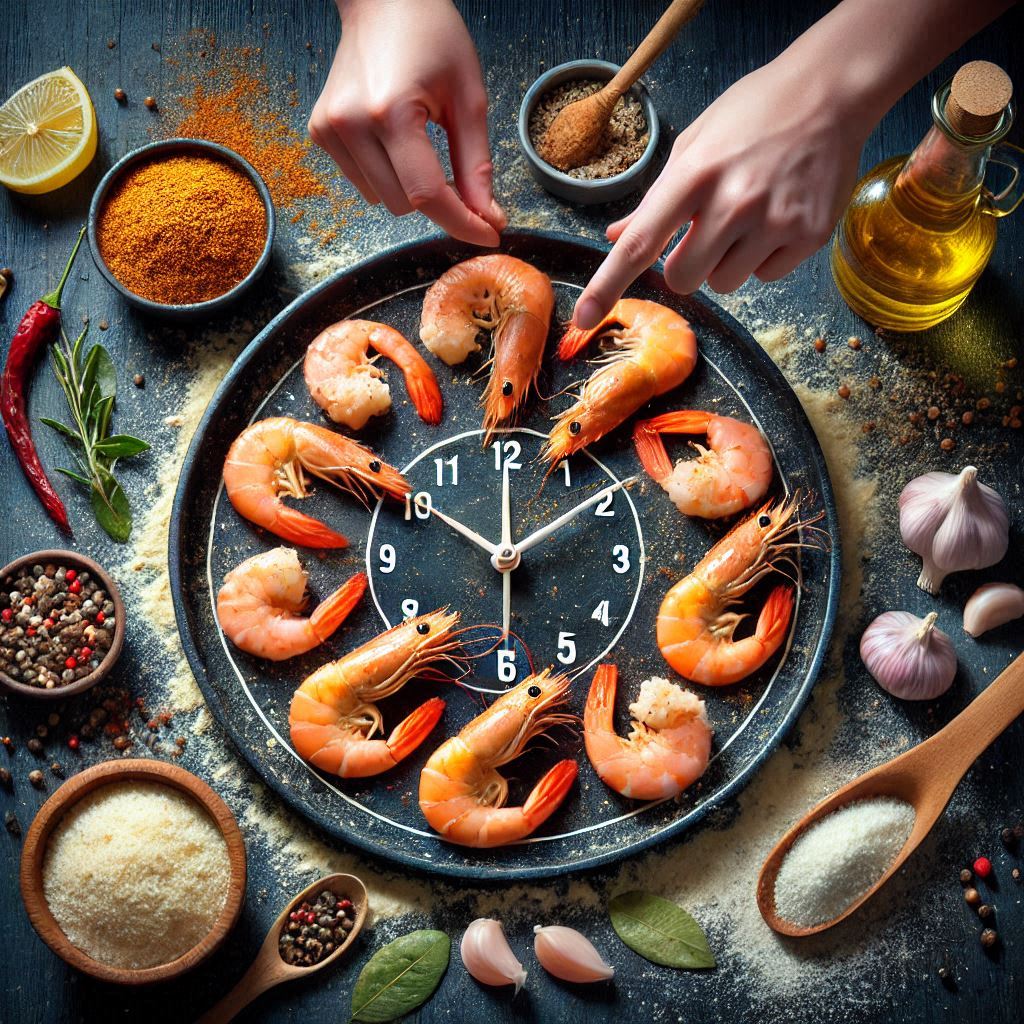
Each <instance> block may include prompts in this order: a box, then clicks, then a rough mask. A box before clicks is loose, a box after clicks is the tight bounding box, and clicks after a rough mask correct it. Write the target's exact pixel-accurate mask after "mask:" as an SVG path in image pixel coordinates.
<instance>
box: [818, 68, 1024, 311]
mask: <svg viewBox="0 0 1024 1024" xmlns="http://www.w3.org/2000/svg"><path fill="white" fill-rule="evenodd" d="M1011 89H1012V87H1011V84H1010V80H1009V78H1008V77H1007V75H1006V74H1005V72H1003V71H1002V69H1001V68H999V67H997V66H996V65H994V64H989V63H987V62H985V61H974V62H972V63H971V64H966V65H964V67H962V68H961V69H960V70H959V71H958V72H957V74H956V76H955V77H954V78H953V79H952V81H950V82H947V83H946V84H945V85H943V86H941V87H940V88H939V89H938V90H937V91H936V93H935V95H934V97H933V99H932V117H933V119H934V122H935V124H934V126H933V127H932V128H931V129H930V130H929V131H928V133H927V135H925V137H924V139H922V140H921V143H920V144H919V145H918V147H917V148H916V149H915V150H914V152H913V153H911V154H910V156H909V157H907V156H898V157H893V158H892V159H889V160H886V161H883V162H882V163H880V164H878V166H877V167H875V168H873V169H872V170H870V171H869V172H868V173H867V174H866V175H865V176H864V177H863V178H862V179H861V181H860V182H858V184H857V186H856V188H855V189H854V193H853V197H852V199H851V200H850V205H849V206H848V207H847V210H846V213H845V214H844V215H843V218H842V221H841V222H840V224H839V228H838V230H837V232H836V236H835V240H834V242H833V246H832V275H833V277H834V278H835V282H836V285H837V287H838V288H839V291H840V293H841V294H842V296H843V298H844V299H845V300H846V302H847V304H848V305H849V306H850V308H851V309H852V310H853V311H854V312H855V313H857V314H858V315H860V316H862V317H863V318H864V319H865V320H867V321H868V322H869V323H870V324H872V325H874V326H878V327H883V328H885V329H887V330H891V331H920V330H925V329H926V328H928V327H932V326H934V325H935V324H937V323H939V322H940V321H942V320H945V319H946V317H948V316H950V315H952V314H953V313H954V312H955V311H956V310H957V309H958V308H959V307H960V305H961V304H962V303H963V302H964V300H965V299H966V298H967V296H968V294H969V292H970V290H971V288H972V287H973V286H974V283H975V282H976V281H977V279H978V277H979V276H980V274H981V272H982V271H983V270H984V269H985V266H986V265H987V263H988V261H989V258H990V257H991V255H992V250H993V248H994V246H995V242H996V220H997V218H999V217H1003V216H1005V215H1006V214H1008V213H1012V212H1013V210H1014V209H1016V207H1017V205H1018V204H1019V203H1020V202H1021V200H1022V199H1024V194H1022V193H1021V191H1020V188H1019V183H1020V178H1021V168H1020V164H1019V163H1018V161H1017V159H1015V157H1014V155H1013V153H1012V152H1010V151H1011V150H1014V149H1016V147H1011V146H1009V145H1008V144H1007V143H1002V145H999V144H1000V143H1001V140H1002V139H1003V138H1004V136H1005V135H1006V133H1007V132H1008V131H1009V130H1010V126H1011V125H1012V124H1013V104H1012V103H1011ZM994 149H996V152H997V153H998V156H996V155H994V154H993V150H994ZM1017 152H1022V151H1020V150H1017ZM989 163H995V164H1003V165H1005V166H1008V167H1009V168H1010V169H1011V170H1012V171H1013V177H1012V180H1011V181H1010V183H1009V184H1008V185H1007V186H1006V188H1004V189H1003V190H1002V191H1001V192H999V193H998V194H997V195H993V194H992V193H991V192H990V191H989V190H988V189H986V188H985V184H984V179H985V169H986V166H987V165H988V164H989ZM1015 193H1016V194H1015Z"/></svg>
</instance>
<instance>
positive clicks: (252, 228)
mask: <svg viewBox="0 0 1024 1024" xmlns="http://www.w3.org/2000/svg"><path fill="white" fill-rule="evenodd" d="M273 240H274V206H273V203H272V201H271V198H270V192H269V190H268V189H267V186H266V184H265V183H264V181H263V179H262V178H261V177H260V176H259V174H258V173H257V172H256V170H255V168H253V166H252V165H251V164H250V163H248V161H246V160H244V159H243V158H242V157H241V156H239V155H238V154H237V153H235V152H233V151H232V150H230V149H227V148H226V147H225V146H220V145H218V144H217V143H215V142H206V141H204V140H201V139H167V140H165V141H163V142H154V143H151V144H150V145H148V146H143V147H142V148H141V149H137V150H135V151H134V152H132V153H129V154H128V155H127V156H125V157H123V158H122V159H121V160H119V161H118V162H117V163H116V164H114V166H113V167H111V169H110V170H109V171H108V172H107V173H106V174H105V175H104V177H103V180H102V181H101V182H100V184H99V187H98V188H97V189H96V193H95V195H94V196H93V199H92V205H91V206H90V208H89V244H90V246H91V248H92V254H93V259H94V260H95V261H96V266H97V267H98V268H99V270H100V273H102V274H103V276H104V277H105V278H106V279H107V281H108V282H109V283H110V284H111V285H112V286H113V287H114V288H115V289H116V290H117V291H118V292H120V293H121V295H122V296H123V297H124V299H125V300H126V301H127V302H129V303H131V305H133V306H135V307H137V308H139V309H142V310H145V311H146V312H149V313H155V314H160V315H163V316H171V317H176V318H178V319H192V318H197V317H200V316H202V315H207V314H211V313H218V312H220V311H221V310H222V309H224V308H225V307H227V306H229V305H230V304H231V303H233V302H234V301H235V300H236V299H238V298H239V297H240V296H241V295H242V294H243V292H245V291H246V289H248V288H249V286H250V285H252V284H253V282H254V281H255V280H256V279H257V278H258V277H259V276H260V274H262V273H263V271H264V270H265V269H266V266H267V264H268V263H269V262H270V251H271V247H272V245H273Z"/></svg>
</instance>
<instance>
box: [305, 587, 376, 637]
mask: <svg viewBox="0 0 1024 1024" xmlns="http://www.w3.org/2000/svg"><path fill="white" fill-rule="evenodd" d="M368 582H369V581H368V579H367V576H366V573H365V572H357V573H356V574H355V575H354V576H351V577H350V578H349V579H347V580H346V581H345V582H344V583H343V584H342V585H341V586H340V587H338V589H337V590H336V591H334V593H333V594H331V595H330V596H329V597H327V598H325V599H324V600H323V601H321V602H320V604H318V605H317V606H316V608H315V609H314V611H313V614H312V615H310V617H309V626H310V629H311V630H312V631H313V634H314V635H315V636H316V639H317V642H318V643H323V642H324V641H325V640H326V639H328V637H330V636H331V634H332V633H334V631H335V630H336V629H337V628H338V627H339V626H340V625H341V624H342V623H343V622H344V621H345V620H346V619H347V618H348V617H349V615H351V614H352V610H353V609H354V608H355V606H356V605H357V604H359V602H360V601H361V600H362V599H363V594H365V593H366V587H367V583H368Z"/></svg>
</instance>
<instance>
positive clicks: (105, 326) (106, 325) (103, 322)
mask: <svg viewBox="0 0 1024 1024" xmlns="http://www.w3.org/2000/svg"><path fill="white" fill-rule="evenodd" d="M97 326H98V327H99V329H100V330H101V331H105V330H107V329H108V328H109V327H110V324H109V323H108V322H107V321H106V320H101V321H100V322H99V324H98V325H97Z"/></svg>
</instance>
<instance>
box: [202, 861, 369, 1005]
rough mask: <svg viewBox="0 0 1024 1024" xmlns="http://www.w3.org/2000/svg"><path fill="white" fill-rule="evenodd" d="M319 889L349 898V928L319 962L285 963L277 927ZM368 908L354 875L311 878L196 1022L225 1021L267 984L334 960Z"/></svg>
mask: <svg viewBox="0 0 1024 1024" xmlns="http://www.w3.org/2000/svg"><path fill="white" fill-rule="evenodd" d="M323 889H330V890H331V892H333V893H334V894H335V895H336V896H337V897H338V898H339V899H349V900H351V901H352V905H353V908H354V910H355V915H356V917H355V922H354V924H353V926H352V931H350V932H349V933H348V935H347V936H346V937H345V941H344V942H343V943H342V944H341V945H340V946H339V947H338V948H337V949H336V950H334V951H333V952H332V953H329V954H328V955H327V956H325V957H324V958H323V960H321V961H320V962H319V963H316V964H313V965H312V966H311V967H299V966H298V965H296V964H287V963H285V962H284V960H283V959H282V957H281V952H280V949H279V948H278V942H279V940H280V937H281V930H282V929H283V928H284V926H285V925H286V924H287V923H288V914H289V913H290V912H291V911H292V910H294V909H295V907H297V906H298V905H299V904H300V903H301V902H302V901H303V900H304V899H307V898H315V897H316V896H317V894H318V893H320V892H321V891H322V890H323ZM368 909H369V901H368V899H367V896H366V886H364V885H363V883H362V882H360V881H359V879H358V878H356V877H355V875H327V876H326V877H324V878H320V879H318V880H317V881H315V882H313V884H312V885H307V886H306V888H305V889H303V890H302V892H300V893H299V894H298V896H296V897H295V898H294V899H293V900H292V901H291V902H290V903H289V904H288V906H286V907H285V908H284V910H282V911H281V913H280V914H279V915H278V917H277V920H276V921H275V922H274V923H273V924H272V925H271V926H270V931H268V932H267V937H266V938H265V939H264V940H263V945H262V946H260V951H259V953H257V954H256V959H255V960H254V961H253V962H252V965H251V966H250V967H249V970H247V971H246V972H245V974H243V975H242V978H241V980H240V981H239V982H238V984H237V985H235V987H234V988H233V989H232V990H231V991H230V992H229V993H228V994H227V995H226V996H225V997H224V998H223V999H221V1001H220V1002H219V1003H217V1005H216V1006H214V1007H213V1008H212V1009H210V1010H208V1011H207V1012H206V1013H204V1014H203V1016H202V1017H200V1018H199V1020H198V1021H197V1022H196V1024H227V1022H228V1021H230V1020H233V1019H234V1017H235V1015H236V1014H238V1013H240V1012H241V1011H242V1010H243V1009H244V1008H245V1007H246V1006H248V1005H249V1004H250V1003H251V1002H252V1001H253V1000H254V999H255V998H256V997H257V996H258V995H261V994H262V993H263V992H266V991H267V989H268V988H273V987H274V986H275V985H280V984H281V983H282V982H284V981H295V980H296V979H297V978H308V977H309V976H310V975H311V974H316V972H317V971H319V970H322V969H323V968H324V967H326V966H327V965H328V964H331V963H334V961H335V960H337V959H338V958H339V957H340V956H342V954H344V953H345V951H346V950H348V949H349V948H350V947H351V946H352V942H353V940H354V939H355V937H356V936H357V935H358V934H359V932H360V931H361V930H362V927H363V922H364V921H365V920H366V912H367V910H368Z"/></svg>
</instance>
